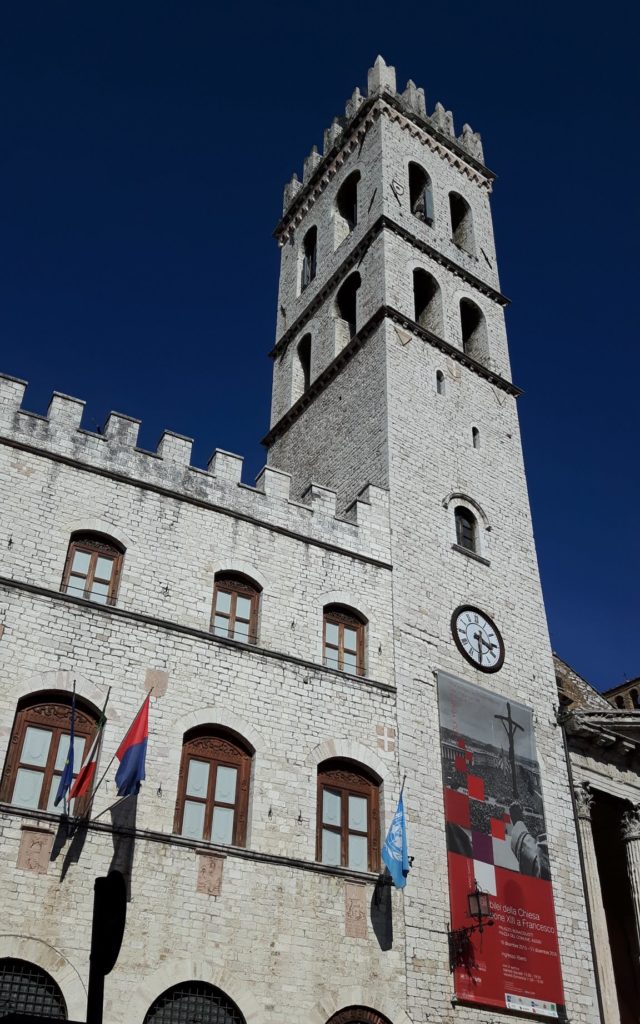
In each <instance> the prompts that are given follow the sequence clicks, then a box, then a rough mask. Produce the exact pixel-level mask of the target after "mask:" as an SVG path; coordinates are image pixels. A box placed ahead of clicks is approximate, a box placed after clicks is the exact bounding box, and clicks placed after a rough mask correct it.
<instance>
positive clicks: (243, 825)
mask: <svg viewBox="0 0 640 1024" xmlns="http://www.w3.org/2000/svg"><path fill="white" fill-rule="evenodd" d="M253 753H254V752H253V748H252V747H250V746H249V744H248V743H246V741H245V740H243V739H242V738H241V737H240V736H236V735H235V733H231V732H229V731H228V730H226V729H220V728H217V727H216V726H213V725H211V726H198V727H197V728H195V729H191V730H190V731H189V732H187V733H185V736H184V741H183V744H182V760H181V763H180V774H179V777H178V800H177V803H176V812H175V819H174V831H175V832H176V833H177V834H178V835H182V836H187V837H188V838H189V839H205V840H207V841H211V842H212V843H221V844H223V845H225V846H244V844H245V841H246V835H247V814H248V807H249V779H250V775H251V759H252V757H253Z"/></svg>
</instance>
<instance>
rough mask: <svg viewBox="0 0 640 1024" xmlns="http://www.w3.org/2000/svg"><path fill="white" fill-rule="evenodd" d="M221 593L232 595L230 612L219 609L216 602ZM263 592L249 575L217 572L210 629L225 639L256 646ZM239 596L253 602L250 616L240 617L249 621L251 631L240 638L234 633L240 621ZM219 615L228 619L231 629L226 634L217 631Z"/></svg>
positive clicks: (214, 634)
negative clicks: (244, 637)
mask: <svg viewBox="0 0 640 1024" xmlns="http://www.w3.org/2000/svg"><path fill="white" fill-rule="evenodd" d="M219 593H223V594H229V595H230V597H231V601H230V606H229V612H223V611H217V609H216V604H217V598H218V594H219ZM261 593H262V588H261V587H260V586H259V584H257V583H255V582H254V581H253V580H251V579H249V577H248V576H243V575H241V574H240V573H233V572H223V573H217V574H216V577H215V580H214V585H213V601H212V606H211V622H210V625H209V631H210V632H211V633H212V634H213V636H216V637H219V638H220V639H223V640H234V641H235V643H239V644H252V645H253V646H255V645H256V644H257V643H258V617H259V612H260V595H261ZM238 597H246V598H248V599H249V601H250V602H251V608H250V611H249V618H248V619H245V618H244V617H240V619H239V621H240V622H247V623H248V625H249V632H248V634H247V638H246V639H238V638H236V637H235V636H234V635H233V634H234V633H235V626H236V621H238V616H237V614H236V610H237V604H238ZM217 616H219V617H220V618H224V619H227V620H228V623H229V630H228V631H227V634H226V636H223V634H221V633H217V632H216V622H215V620H216V617H217ZM231 627H233V628H231Z"/></svg>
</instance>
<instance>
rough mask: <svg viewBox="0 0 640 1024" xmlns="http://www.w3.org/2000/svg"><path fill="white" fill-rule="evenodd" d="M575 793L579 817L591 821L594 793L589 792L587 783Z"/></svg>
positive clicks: (576, 789) (576, 788)
mask: <svg viewBox="0 0 640 1024" xmlns="http://www.w3.org/2000/svg"><path fill="white" fill-rule="evenodd" d="M573 792H574V795H575V798H576V810H577V812H578V817H579V818H583V819H584V820H585V821H591V806H592V804H593V793H591V792H590V791H589V789H588V787H587V783H586V782H583V783H582V784H581V785H580V786H576V787H575V788H574V790H573Z"/></svg>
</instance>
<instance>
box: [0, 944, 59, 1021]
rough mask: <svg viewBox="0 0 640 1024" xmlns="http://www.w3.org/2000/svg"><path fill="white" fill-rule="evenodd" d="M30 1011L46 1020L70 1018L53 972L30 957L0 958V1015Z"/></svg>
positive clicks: (27, 1012)
mask: <svg viewBox="0 0 640 1024" xmlns="http://www.w3.org/2000/svg"><path fill="white" fill-rule="evenodd" d="M13 1013H16V1014H18V1013H19V1014H25V1015H27V1014H31V1015H32V1016H34V1017H46V1018H47V1020H67V1006H66V1003H65V1001H64V996H63V995H62V992H61V991H60V987H59V986H58V985H57V984H56V982H55V981H54V980H53V978H52V977H51V975H50V974H47V972H46V971H43V970H42V968H41V967H38V966H37V965H36V964H31V963H29V962H28V961H27V960H14V959H13V958H12V957H3V958H2V959H0V1015H1V1016H2V1017H3V1018H4V1017H5V1016H8V1015H9V1014H13Z"/></svg>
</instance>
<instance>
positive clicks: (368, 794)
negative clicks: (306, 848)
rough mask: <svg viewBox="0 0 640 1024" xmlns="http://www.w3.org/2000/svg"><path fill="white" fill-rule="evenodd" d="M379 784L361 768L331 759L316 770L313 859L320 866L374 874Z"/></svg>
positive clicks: (377, 851) (377, 854) (377, 853)
mask: <svg viewBox="0 0 640 1024" xmlns="http://www.w3.org/2000/svg"><path fill="white" fill-rule="evenodd" d="M379 792H380V783H379V781H378V780H377V779H376V778H374V776H373V775H372V774H371V773H370V772H369V771H367V769H366V768H364V767H363V766H362V765H359V764H355V763H354V762H352V761H343V760H338V759H333V760H330V761H324V762H323V763H322V764H321V765H319V767H318V823H317V841H316V856H317V859H318V860H319V861H320V862H321V863H322V864H331V865H333V866H334V867H343V868H351V869H352V870H353V871H378V870H379V867H380V810H379Z"/></svg>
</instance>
